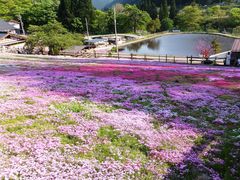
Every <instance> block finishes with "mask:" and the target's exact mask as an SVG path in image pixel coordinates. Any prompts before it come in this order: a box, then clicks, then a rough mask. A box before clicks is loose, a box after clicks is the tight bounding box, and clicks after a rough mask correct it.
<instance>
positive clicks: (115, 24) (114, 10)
mask: <svg viewBox="0 0 240 180" xmlns="http://www.w3.org/2000/svg"><path fill="white" fill-rule="evenodd" d="M113 12H114V27H115V41H116V51H117V54H118V37H117V18H116V8H115V6H114V8H113Z"/></svg>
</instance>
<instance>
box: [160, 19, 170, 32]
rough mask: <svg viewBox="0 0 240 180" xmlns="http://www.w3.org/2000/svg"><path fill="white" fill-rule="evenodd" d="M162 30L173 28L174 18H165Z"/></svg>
mask: <svg viewBox="0 0 240 180" xmlns="http://www.w3.org/2000/svg"><path fill="white" fill-rule="evenodd" d="M161 24H162V28H161V29H162V30H163V31H167V30H170V29H172V28H173V20H171V19H170V18H165V19H163V20H162V23H161Z"/></svg>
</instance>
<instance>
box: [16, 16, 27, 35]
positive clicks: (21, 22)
mask: <svg viewBox="0 0 240 180" xmlns="http://www.w3.org/2000/svg"><path fill="white" fill-rule="evenodd" d="M18 19H19V21H20V26H21V29H22V33H23V35H26V33H25V30H24V26H23V21H22V16H21V15H20V14H19V15H18Z"/></svg>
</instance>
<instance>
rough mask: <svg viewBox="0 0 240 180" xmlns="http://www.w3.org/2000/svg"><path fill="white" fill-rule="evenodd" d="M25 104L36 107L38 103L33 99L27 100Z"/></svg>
mask: <svg viewBox="0 0 240 180" xmlns="http://www.w3.org/2000/svg"><path fill="white" fill-rule="evenodd" d="M24 103H25V104H28V105H34V104H35V103H36V102H35V101H34V100H33V99H31V98H25V99H24Z"/></svg>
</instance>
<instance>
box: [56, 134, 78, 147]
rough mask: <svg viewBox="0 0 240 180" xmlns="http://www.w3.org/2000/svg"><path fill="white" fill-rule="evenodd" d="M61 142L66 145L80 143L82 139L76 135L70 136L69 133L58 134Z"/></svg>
mask: <svg viewBox="0 0 240 180" xmlns="http://www.w3.org/2000/svg"><path fill="white" fill-rule="evenodd" d="M59 137H60V139H61V143H62V144H64V145H65V144H68V145H79V144H81V143H82V140H81V139H79V138H77V137H76V136H71V135H69V134H60V135H59Z"/></svg>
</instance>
